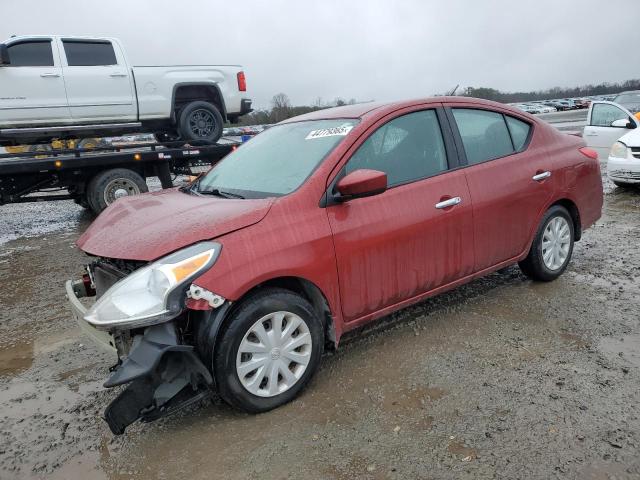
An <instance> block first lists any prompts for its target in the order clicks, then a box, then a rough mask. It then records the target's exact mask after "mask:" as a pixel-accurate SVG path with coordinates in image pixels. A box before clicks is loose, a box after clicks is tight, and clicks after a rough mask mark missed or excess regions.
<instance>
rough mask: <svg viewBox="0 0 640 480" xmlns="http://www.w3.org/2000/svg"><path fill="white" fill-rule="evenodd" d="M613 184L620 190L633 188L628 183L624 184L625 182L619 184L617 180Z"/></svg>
mask: <svg viewBox="0 0 640 480" xmlns="http://www.w3.org/2000/svg"><path fill="white" fill-rule="evenodd" d="M613 184H614V185H615V186H616V187H620V188H629V187H631V185H629V184H628V183H624V182H617V181H615V180H613Z"/></svg>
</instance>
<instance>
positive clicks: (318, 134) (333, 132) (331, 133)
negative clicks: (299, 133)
mask: <svg viewBox="0 0 640 480" xmlns="http://www.w3.org/2000/svg"><path fill="white" fill-rule="evenodd" d="M352 128H353V125H349V124H348V123H347V124H344V125H340V126H339V127H333V128H322V129H320V130H313V131H311V132H309V134H308V135H307V136H306V137H305V140H311V139H313V138H324V137H336V136H345V135H346V134H347V133H349V132H350V131H351V129H352Z"/></svg>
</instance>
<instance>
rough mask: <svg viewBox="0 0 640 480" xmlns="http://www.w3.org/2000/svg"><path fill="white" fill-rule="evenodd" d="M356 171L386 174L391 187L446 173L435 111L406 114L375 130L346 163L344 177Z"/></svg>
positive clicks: (443, 150)
mask: <svg viewBox="0 0 640 480" xmlns="http://www.w3.org/2000/svg"><path fill="white" fill-rule="evenodd" d="M359 169H370V170H378V171H381V172H385V173H386V174H387V183H388V185H389V186H390V187H392V186H394V185H400V184H403V183H408V182H412V181H415V180H420V179H422V178H427V177H430V176H433V175H436V174H438V173H440V172H443V171H445V170H447V169H448V163H447V154H446V150H445V147H444V140H443V138H442V132H441V130H440V123H439V122H438V116H437V114H436V112H435V110H423V111H419V112H413V113H408V114H406V115H403V116H401V117H397V118H394V119H393V120H391V121H389V122H388V123H386V124H384V125H383V126H381V127H380V128H378V129H377V130H376V131H375V132H373V133H372V134H371V136H370V137H369V138H367V140H366V141H365V142H364V143H363V144H362V145H360V147H359V148H358V150H357V151H356V152H355V153H354V154H353V156H352V157H351V159H349V162H348V163H347V165H346V166H345V173H350V172H353V171H354V170H359Z"/></svg>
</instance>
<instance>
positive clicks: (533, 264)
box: [519, 205, 574, 282]
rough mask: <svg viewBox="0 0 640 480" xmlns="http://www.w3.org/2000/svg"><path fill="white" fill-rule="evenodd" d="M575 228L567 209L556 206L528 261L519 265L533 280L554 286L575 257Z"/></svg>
mask: <svg viewBox="0 0 640 480" xmlns="http://www.w3.org/2000/svg"><path fill="white" fill-rule="evenodd" d="M573 241H574V226H573V220H572V218H571V215H569V212H568V211H567V209H566V208H564V207H562V206H560V205H554V206H553V207H551V208H550V209H549V210H547V213H545V215H544V217H542V221H541V222H540V226H539V227H538V230H537V232H536V236H535V238H534V239H533V243H532V244H531V250H529V255H527V258H525V259H524V260H522V261H521V262H520V263H519V265H520V269H521V270H522V272H523V273H524V274H525V275H527V276H528V277H529V278H532V279H534V280H539V281H542V282H550V281H551V280H555V279H556V278H558V277H559V276H560V275H562V273H563V272H564V271H565V269H566V268H567V265H568V264H569V260H571V254H572V253H573Z"/></svg>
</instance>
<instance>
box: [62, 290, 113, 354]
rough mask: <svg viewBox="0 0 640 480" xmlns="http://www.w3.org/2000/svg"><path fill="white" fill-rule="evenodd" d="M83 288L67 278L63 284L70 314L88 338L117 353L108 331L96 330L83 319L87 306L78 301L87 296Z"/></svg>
mask: <svg viewBox="0 0 640 480" xmlns="http://www.w3.org/2000/svg"><path fill="white" fill-rule="evenodd" d="M84 288H85V287H84V284H83V283H82V282H72V281H71V280H68V281H67V283H66V284H65V290H66V293H67V299H68V300H69V306H70V307H71V314H72V315H73V318H74V319H75V321H76V323H77V324H78V326H79V327H80V329H81V330H82V331H83V332H84V333H86V334H87V336H88V337H89V338H91V339H92V340H93V341H94V342H95V343H96V344H98V345H99V346H100V347H102V348H104V349H105V350H107V351H109V352H111V353H116V354H117V351H116V344H115V341H114V338H113V336H112V335H111V334H109V333H108V332H103V331H101V330H98V329H97V328H96V327H94V326H93V325H91V324H90V323H89V322H87V321H86V320H85V319H84V316H85V315H86V314H87V308H86V307H85V306H84V305H82V303H80V298H81V297H86V296H87V294H86V292H85V291H84V290H83V289H84Z"/></svg>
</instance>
